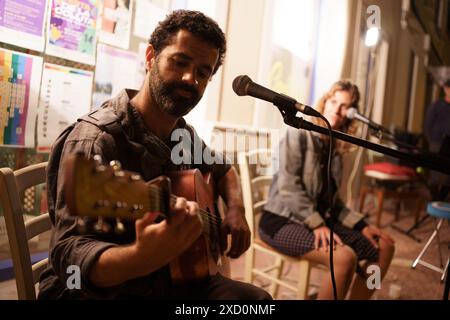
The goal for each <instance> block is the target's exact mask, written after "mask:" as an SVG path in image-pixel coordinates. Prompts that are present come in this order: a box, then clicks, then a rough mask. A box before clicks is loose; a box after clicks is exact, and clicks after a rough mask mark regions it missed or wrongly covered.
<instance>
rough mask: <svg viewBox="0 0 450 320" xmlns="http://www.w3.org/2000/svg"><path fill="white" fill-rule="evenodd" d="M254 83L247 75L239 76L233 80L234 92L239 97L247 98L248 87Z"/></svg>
mask: <svg viewBox="0 0 450 320" xmlns="http://www.w3.org/2000/svg"><path fill="white" fill-rule="evenodd" d="M252 82H253V81H252V79H250V77H249V76H247V75H242V76H237V77H236V78H235V79H234V80H233V91H234V92H236V94H237V95H238V96H246V95H247V88H248V85H249V84H250V83H252Z"/></svg>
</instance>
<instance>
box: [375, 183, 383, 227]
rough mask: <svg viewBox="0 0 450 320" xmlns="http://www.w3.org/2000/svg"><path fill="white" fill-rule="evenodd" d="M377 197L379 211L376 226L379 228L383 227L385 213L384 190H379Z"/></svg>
mask: <svg viewBox="0 0 450 320" xmlns="http://www.w3.org/2000/svg"><path fill="white" fill-rule="evenodd" d="M377 197H378V211H377V222H376V226H377V227H378V228H379V227H380V225H381V214H382V213H383V201H384V190H378V192H377Z"/></svg>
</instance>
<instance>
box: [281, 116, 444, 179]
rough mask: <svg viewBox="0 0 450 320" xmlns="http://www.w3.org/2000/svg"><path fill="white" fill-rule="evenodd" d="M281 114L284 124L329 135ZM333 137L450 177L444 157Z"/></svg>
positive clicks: (344, 136) (340, 135)
mask: <svg viewBox="0 0 450 320" xmlns="http://www.w3.org/2000/svg"><path fill="white" fill-rule="evenodd" d="M278 109H279V110H280V112H281V113H282V115H283V119H284V123H286V124H287V125H289V126H291V127H294V128H297V129H305V130H308V131H314V132H318V133H322V134H325V135H328V134H329V132H328V129H327V128H325V127H321V126H318V125H315V124H313V123H311V122H309V121H306V120H304V119H303V118H302V117H297V116H295V114H293V113H286V112H284V110H283V111H282V110H281V109H280V108H278ZM332 134H333V137H335V138H337V139H339V140H342V141H345V142H349V143H351V144H354V145H357V146H360V147H363V148H366V149H370V150H373V151H376V152H379V153H382V154H385V155H389V156H391V157H394V158H397V159H401V160H405V161H408V162H411V163H414V164H415V165H418V166H424V167H427V168H429V169H432V170H435V171H439V172H442V173H445V174H448V175H450V159H449V158H447V157H443V156H437V155H435V154H429V153H427V154H425V153H423V152H422V153H418V154H412V153H408V152H403V151H400V150H396V149H392V148H389V147H386V146H383V145H380V144H377V143H373V142H370V141H367V140H364V139H360V138H357V137H354V136H351V135H348V134H345V133H343V132H340V131H336V130H332Z"/></svg>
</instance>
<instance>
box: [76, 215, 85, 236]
mask: <svg viewBox="0 0 450 320" xmlns="http://www.w3.org/2000/svg"><path fill="white" fill-rule="evenodd" d="M77 230H78V232H80V233H86V231H87V225H86V221H84V219H83V218H80V217H78V218H77Z"/></svg>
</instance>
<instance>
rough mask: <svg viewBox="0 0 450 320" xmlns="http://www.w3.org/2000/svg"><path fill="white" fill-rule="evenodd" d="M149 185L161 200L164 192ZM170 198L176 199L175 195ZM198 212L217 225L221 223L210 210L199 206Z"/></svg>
mask: <svg viewBox="0 0 450 320" xmlns="http://www.w3.org/2000/svg"><path fill="white" fill-rule="evenodd" d="M150 187H152V188H153V190H155V191H156V192H157V197H158V198H157V200H160V201H161V200H163V199H164V196H165V194H164V191H162V190H161V189H160V188H158V187H157V186H150ZM170 199H171V200H176V199H177V196H175V195H170ZM199 213H200V215H202V216H203V217H205V218H208V219H209V220H211V221H212V222H213V224H215V225H216V226H219V225H220V224H221V221H220V220H219V219H218V218H217V217H216V216H214V215H213V214H212V213H211V212H208V211H206V210H203V209H200V208H199Z"/></svg>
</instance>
